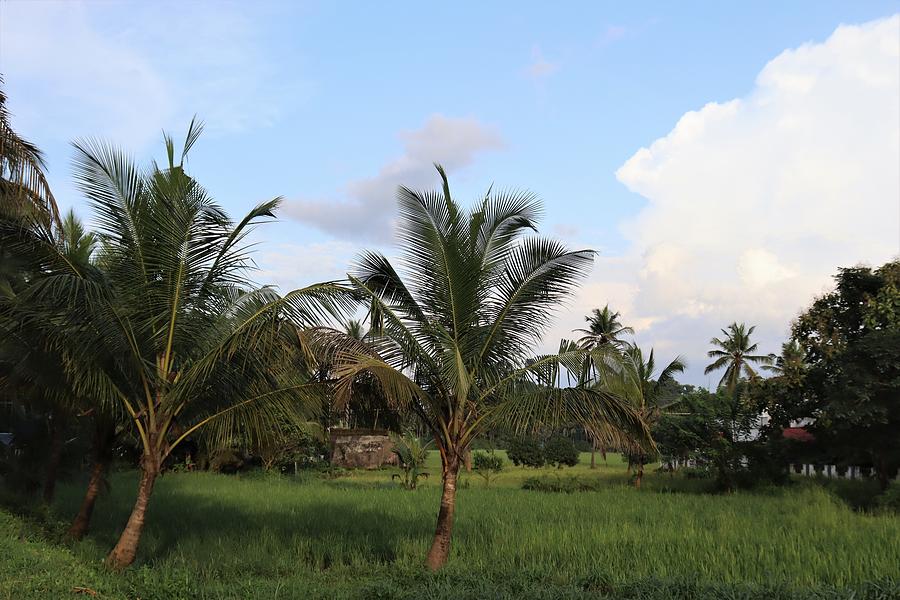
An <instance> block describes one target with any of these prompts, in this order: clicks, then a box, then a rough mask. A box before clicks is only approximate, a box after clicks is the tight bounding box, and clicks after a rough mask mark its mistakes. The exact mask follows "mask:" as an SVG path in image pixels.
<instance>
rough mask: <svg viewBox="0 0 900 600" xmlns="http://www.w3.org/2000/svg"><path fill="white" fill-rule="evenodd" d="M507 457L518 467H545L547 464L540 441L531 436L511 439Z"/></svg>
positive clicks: (508, 444)
mask: <svg viewBox="0 0 900 600" xmlns="http://www.w3.org/2000/svg"><path fill="white" fill-rule="evenodd" d="M506 456H508V457H509V460H511V461H512V463H513V464H514V465H516V466H517V467H519V466H522V467H535V468H538V467H543V466H544V465H545V464H546V463H547V459H546V458H545V457H544V449H543V447H542V446H541V442H540V440H538V439H537V438H535V437H531V436H520V437H514V438H510V440H509V441H508V442H507V448H506Z"/></svg>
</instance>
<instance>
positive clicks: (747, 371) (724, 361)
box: [703, 323, 772, 392]
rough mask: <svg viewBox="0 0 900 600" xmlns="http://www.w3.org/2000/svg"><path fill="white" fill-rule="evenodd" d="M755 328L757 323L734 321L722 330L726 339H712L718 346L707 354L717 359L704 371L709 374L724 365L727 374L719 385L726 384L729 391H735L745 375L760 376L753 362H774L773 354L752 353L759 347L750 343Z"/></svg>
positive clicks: (748, 376)
mask: <svg viewBox="0 0 900 600" xmlns="http://www.w3.org/2000/svg"><path fill="white" fill-rule="evenodd" d="M755 329H756V326H755V325H751V326H750V327H749V328H747V326H746V325H745V324H743V323H741V324H740V325H738V324H737V323H732V324H731V325H729V326H728V328H727V329H723V330H722V333H723V334H724V336H725V339H724V340H723V339H719V338H717V337H714V338H713V339H711V340H710V342H709V343H710V344H712V345H713V346H716V348H715V349H713V350H710V351H709V352H707V353H706V355H707V356H709V357H710V358H715V359H716V360H714V361H713V362H712V363H710V364H709V365H708V366H707V367H706V369H705V370H704V371H703V373H704V374H709V373H712V372H713V371H718V370H719V369H721V368H723V367H724V368H725V374H724V375H722V379H720V380H719V387H722V386H725V387H726V388H727V389H728V390H729V391H731V392H734V391H735V390H736V389H737V384H738V382H739V381H740V380H741V379H742V378H743V377H746V378H747V379H753V378H755V377H757V376H758V375H757V373H756V371H755V370H754V369H753V366H752V364H758V365H769V364H771V363H772V356H771V355H768V354H752V353H753V352H756V348H757V344H751V343H750V336H751V335H752V334H753V330H755ZM751 363H752V364H751Z"/></svg>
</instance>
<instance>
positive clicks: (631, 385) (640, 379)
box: [599, 346, 685, 488]
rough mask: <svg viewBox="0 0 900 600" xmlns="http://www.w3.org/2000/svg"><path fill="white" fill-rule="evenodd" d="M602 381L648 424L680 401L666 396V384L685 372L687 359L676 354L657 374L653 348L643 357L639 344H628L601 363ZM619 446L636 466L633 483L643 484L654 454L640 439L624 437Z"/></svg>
mask: <svg viewBox="0 0 900 600" xmlns="http://www.w3.org/2000/svg"><path fill="white" fill-rule="evenodd" d="M600 364H601V365H602V368H601V369H600V373H601V377H600V384H599V385H601V386H603V387H604V388H605V389H606V390H607V391H608V392H609V393H611V394H614V395H616V396H619V397H622V398H625V399H627V400H628V401H629V402H630V403H631V405H632V406H633V407H634V409H635V410H636V411H637V412H638V413H639V414H640V415H641V418H642V419H643V421H644V422H645V423H647V425H648V426H651V427H652V426H653V425H654V424H656V423H657V422H658V421H659V419H660V417H661V416H662V414H663V411H664V410H665V409H666V408H667V407H668V406H670V405H671V404H673V403H674V402H676V401H677V399H675V400H667V398H665V390H666V387H667V386H668V385H670V384H672V383H673V382H674V381H675V374H676V373H683V372H684V368H685V363H684V360H683V359H682V358H681V357H680V356H677V357H675V359H673V360H672V362H670V363H669V364H668V365H666V366H665V367H664V368H663V369H662V370H661V371H660V372H659V374H658V375H657V374H656V359H655V357H654V353H653V349H652V348H651V349H650V355H649V356H648V357H647V359H646V360H644V354H643V352H642V351H641V349H640V348H638V347H637V346H630V347H628V348H627V349H626V350H625V351H624V352H623V353H622V356H621V360H605V361H602V362H601V363H600ZM620 439H621V443H620V447H621V448H622V450H623V451H624V454H625V455H626V457H627V459H628V464H629V467H632V468H634V471H635V473H634V486H635V487H637V488H640V487H641V480H642V479H643V477H644V465H646V464H647V463H648V462H650V461H651V459H652V458H653V455H652V454H651V453H650V452H648V450H647V447H646V445H645V444H642V443H640V440H634V439H631V438H628V437H621V436H620Z"/></svg>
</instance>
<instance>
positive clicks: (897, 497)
mask: <svg viewBox="0 0 900 600" xmlns="http://www.w3.org/2000/svg"><path fill="white" fill-rule="evenodd" d="M875 506H876V507H877V508H878V509H879V510H884V511H890V512H895V513H900V483H896V482H895V483H892V484H891V485H889V486H888V488H887V489H886V490H884V491H883V492H881V493H880V494H879V495H878V496H876V498H875Z"/></svg>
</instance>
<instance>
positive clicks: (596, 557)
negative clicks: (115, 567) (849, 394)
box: [0, 456, 900, 600]
mask: <svg viewBox="0 0 900 600" xmlns="http://www.w3.org/2000/svg"><path fill="white" fill-rule="evenodd" d="M598 460H599V458H598ZM583 463H584V464H583V465H579V466H578V467H575V468H573V469H563V470H562V472H563V473H564V474H565V475H571V474H576V475H578V476H579V477H584V478H595V479H596V480H598V481H600V482H601V483H602V484H603V485H602V486H601V487H600V489H599V491H595V492H576V493H572V494H553V493H543V492H533V491H523V490H521V489H519V488H520V486H521V482H522V481H524V480H525V479H526V478H528V477H532V476H534V475H535V470H533V469H527V470H526V469H512V468H508V469H507V471H506V472H504V473H503V474H502V475H501V477H500V479H499V480H497V481H495V482H492V484H491V487H489V488H486V487H485V485H484V482H483V481H482V480H481V479H480V478H479V477H477V476H474V475H469V476H468V477H467V478H466V481H468V487H466V485H465V484H463V488H462V489H461V490H460V492H459V505H458V512H457V526H456V531H455V538H454V547H453V553H452V557H451V559H450V564H449V566H448V567H447V569H446V570H445V571H444V572H443V573H441V574H440V575H438V576H431V575H428V574H426V573H425V572H424V570H423V568H422V566H421V565H422V562H423V558H424V555H425V552H426V550H427V547H428V544H429V542H430V534H431V532H432V529H433V527H434V519H435V514H436V511H437V504H438V495H439V485H438V484H439V473H440V469H439V468H438V466H437V464H432V465H430V466H429V469H431V470H432V472H433V479H432V480H431V481H427V482H426V483H425V484H424V487H423V488H422V489H419V490H416V491H413V492H409V491H405V490H401V489H399V487H398V486H397V485H396V484H392V483H391V477H390V476H391V472H392V471H391V470H379V471H369V472H353V473H352V474H350V475H349V476H347V477H342V478H339V479H335V480H330V481H325V480H322V479H319V478H315V477H309V476H307V477H300V478H271V477H261V476H259V475H251V476H225V475H214V474H210V473H172V474H167V475H165V476H164V477H163V478H161V479H160V481H159V482H158V484H157V488H156V491H155V493H154V497H153V501H152V504H151V508H150V515H149V522H148V525H147V528H146V530H145V535H144V539H143V541H142V546H141V552H140V554H139V557H138V564H137V567H136V568H133V569H131V570H129V571H128V572H126V573H125V575H123V576H115V575H112V574H109V573H106V572H105V571H104V570H103V569H102V567H101V563H102V559H103V557H104V556H105V553H106V552H107V551H108V550H109V548H110V547H111V546H112V545H113V543H114V542H115V539H116V535H117V534H118V532H119V530H120V528H121V527H122V525H123V524H124V522H125V520H126V518H127V515H128V511H129V509H130V505H131V502H132V501H133V497H134V491H135V488H136V482H137V479H136V474H135V473H118V474H116V475H115V476H114V477H113V480H112V489H111V491H110V493H109V494H108V495H106V496H104V497H103V498H101V501H100V502H99V504H98V507H97V513H96V516H95V520H94V527H93V530H92V533H91V535H90V536H89V537H88V539H86V540H84V541H83V542H80V543H78V544H74V545H71V546H68V545H65V544H63V543H62V542H61V541H58V540H60V539H61V536H60V531H61V530H62V528H61V527H52V526H51V527H49V528H48V527H47V526H46V525H42V526H41V528H40V531H38V530H37V529H36V528H35V527H34V526H32V525H29V524H28V523H29V522H28V521H23V520H22V519H19V518H16V517H12V516H10V515H9V514H8V513H2V512H0V598H17V599H18V598H44V597H48V598H49V597H62V595H63V594H65V595H72V591H71V590H72V588H74V587H79V586H81V587H86V588H91V589H92V590H96V591H98V592H100V593H101V595H102V597H110V598H119V597H129V598H138V597H140V598H142V599H143V600H147V599H148V598H179V597H184V598H195V597H206V598H219V597H227V598H276V597H277V598H295V597H297V598H305V597H310V598H315V597H322V598H339V597H353V598H369V597H372V598H379V597H383V598H393V597H409V598H414V597H436V598H443V597H447V598H451V597H454V598H455V597H457V595H459V597H471V598H480V597H510V598H517V599H521V598H532V597H533V598H553V597H558V598H582V597H601V596H600V594H601V593H604V592H608V593H610V594H612V595H613V596H615V597H633V598H643V597H647V598H654V597H684V598H692V597H697V598H700V597H716V598H732V597H733V598H757V597H758V598H768V597H794V596H795V595H798V594H801V593H802V590H811V591H809V593H810V594H815V595H814V596H810V597H816V598H831V597H850V595H851V594H853V593H856V594H857V595H856V597H857V598H858V597H869V598H889V597H897V596H892V594H895V593H897V594H900V588H898V587H897V582H898V575H900V573H898V565H900V518H897V517H896V516H890V515H867V514H861V513H857V512H854V511H853V510H851V509H850V508H849V507H847V506H846V505H845V504H844V503H842V502H840V501H839V500H837V499H836V498H835V497H834V496H833V495H831V494H829V493H828V492H826V491H825V490H823V489H821V488H820V487H818V486H815V485H809V484H807V485H798V486H793V487H792V488H789V489H786V490H783V491H777V492H771V493H768V494H749V493H741V494H734V495H729V496H714V495H701V494H696V493H661V492H663V491H665V490H675V489H688V488H690V487H691V486H695V485H698V483H697V482H694V481H685V480H682V479H679V478H677V477H675V478H673V477H670V476H669V475H662V474H650V475H648V476H647V478H646V485H645V488H644V489H643V490H640V491H637V490H634V489H632V488H630V487H628V486H627V485H625V482H626V481H627V476H626V474H625V472H624V466H623V465H622V464H621V462H619V460H618V458H617V457H615V458H613V457H611V458H610V462H609V464H606V465H603V463H602V462H601V463H600V464H601V465H602V466H601V467H600V468H598V469H597V470H593V471H592V470H590V469H588V467H587V456H584V457H583ZM538 473H539V474H543V475H545V476H554V475H555V474H556V470H555V469H542V470H540V471H538ZM701 484H702V482H701ZM80 494H81V486H80V485H74V484H70V485H64V486H62V488H61V490H60V494H59V498H58V501H57V503H56V504H55V505H54V507H53V509H52V513H53V515H51V517H50V522H51V523H54V522H59V523H62V522H64V521H65V520H66V519H68V518H69V517H70V516H71V515H72V514H73V513H74V511H75V509H76V508H77V504H78V501H79V499H80ZM891 578H893V580H892V581H889V580H890V579H891ZM42 593H43V594H44V595H41V594H42ZM404 594H406V595H405V596H404ZM704 594H706V595H704Z"/></svg>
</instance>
